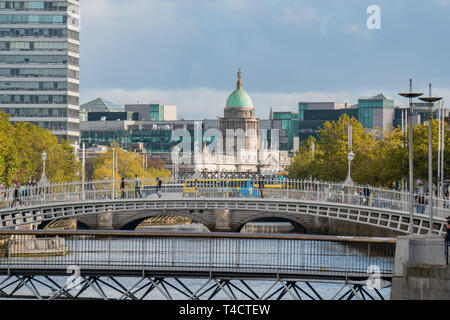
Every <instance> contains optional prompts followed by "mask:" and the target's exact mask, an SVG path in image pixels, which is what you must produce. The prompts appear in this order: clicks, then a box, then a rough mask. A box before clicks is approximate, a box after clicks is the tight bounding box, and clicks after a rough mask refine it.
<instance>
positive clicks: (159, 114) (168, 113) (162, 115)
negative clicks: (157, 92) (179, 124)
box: [125, 103, 177, 121]
mask: <svg viewBox="0 0 450 320" xmlns="http://www.w3.org/2000/svg"><path fill="white" fill-rule="evenodd" d="M125 111H127V112H137V113H138V114H139V121H175V120H177V107H176V106H170V105H165V104H159V103H151V104H126V105H125Z"/></svg>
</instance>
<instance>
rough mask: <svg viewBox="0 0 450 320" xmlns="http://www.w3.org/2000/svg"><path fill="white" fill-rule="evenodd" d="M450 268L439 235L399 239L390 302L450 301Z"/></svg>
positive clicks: (442, 241) (443, 243)
mask: <svg viewBox="0 0 450 320" xmlns="http://www.w3.org/2000/svg"><path fill="white" fill-rule="evenodd" d="M449 299H450V267H449V266H448V265H446V260H445V242H444V239H443V238H442V237H440V236H428V235H427V236H402V237H398V239H397V246H396V251H395V262H394V273H393V278H392V289H391V300H449Z"/></svg>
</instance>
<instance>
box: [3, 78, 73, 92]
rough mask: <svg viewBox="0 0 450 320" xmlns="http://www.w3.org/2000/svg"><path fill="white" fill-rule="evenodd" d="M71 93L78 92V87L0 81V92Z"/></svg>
mask: <svg viewBox="0 0 450 320" xmlns="http://www.w3.org/2000/svg"><path fill="white" fill-rule="evenodd" d="M17 90H23V91H25V90H26V91H67V90H69V91H72V92H79V90H80V86H79V85H78V84H76V83H71V82H37V81H11V82H4V81H3V82H2V81H0V91H17Z"/></svg>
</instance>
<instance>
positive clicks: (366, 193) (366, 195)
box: [364, 184, 370, 206]
mask: <svg viewBox="0 0 450 320" xmlns="http://www.w3.org/2000/svg"><path fill="white" fill-rule="evenodd" d="M369 200H370V189H369V184H366V186H365V187H364V204H365V205H366V206H368V205H369Z"/></svg>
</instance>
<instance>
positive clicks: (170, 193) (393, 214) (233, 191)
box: [0, 180, 450, 234]
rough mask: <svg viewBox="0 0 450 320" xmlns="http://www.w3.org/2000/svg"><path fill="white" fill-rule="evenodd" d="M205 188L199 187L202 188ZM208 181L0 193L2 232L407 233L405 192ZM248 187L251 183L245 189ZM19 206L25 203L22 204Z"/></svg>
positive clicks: (422, 222) (424, 229) (421, 228)
mask: <svg viewBox="0 0 450 320" xmlns="http://www.w3.org/2000/svg"><path fill="white" fill-rule="evenodd" d="M200 181H201V180H200ZM211 181H213V180H209V182H207V181H204V182H203V184H200V182H198V183H199V184H198V185H197V186H190V187H189V188H186V187H185V186H184V184H183V182H181V181H180V182H176V183H174V182H167V181H166V182H165V183H164V184H163V187H162V189H161V190H160V192H159V194H157V193H156V187H155V184H156V182H155V181H154V180H148V181H143V186H144V187H143V188H141V189H139V190H135V189H134V183H133V181H127V188H126V189H125V190H119V185H118V183H117V184H113V183H112V182H110V181H94V182H86V183H69V184H54V185H47V186H45V187H30V188H24V189H23V190H21V192H22V197H21V198H20V199H15V198H14V196H13V195H14V191H13V190H7V191H6V192H5V191H4V192H2V195H1V198H0V199H1V200H2V201H0V203H1V204H2V209H0V228H3V229H8V228H14V227H17V226H20V225H27V224H30V223H33V224H40V223H45V222H48V221H53V220H58V219H64V218H76V219H79V220H80V221H82V222H84V223H85V224H86V225H88V226H90V227H91V228H103V229H127V228H129V227H130V226H136V225H137V224H138V223H139V222H141V221H143V220H145V219H146V218H149V217H152V216H154V215H161V214H167V215H178V216H183V217H188V218H192V219H193V220H195V221H197V222H200V223H202V224H204V225H205V226H207V227H208V228H209V229H210V230H211V231H217V230H228V231H238V230H240V229H241V228H242V227H243V226H244V225H245V224H246V223H248V222H251V221H254V220H257V219H262V218H282V219H286V220H289V221H292V222H294V223H299V224H302V223H303V222H304V218H305V217H322V218H330V219H335V220H340V221H349V222H352V223H357V224H364V225H368V226H373V227H378V228H383V229H386V230H393V231H396V232H399V233H409V232H410V230H409V224H410V213H409V203H410V202H409V194H408V193H405V192H400V191H395V190H389V189H379V188H366V187H362V186H352V187H349V186H345V185H343V184H334V183H325V182H314V181H281V182H280V181H264V182H262V183H261V182H260V181H253V182H252V181H247V180H242V181H241V182H240V183H241V185H239V183H238V182H236V180H229V181H227V182H224V181H226V180H222V181H221V184H220V185H219V183H217V184H215V183H213V182H211ZM245 181H247V182H245ZM19 200H20V201H19ZM433 204H434V210H433V225H432V226H431V227H432V228H433V232H434V233H444V232H445V217H447V216H449V215H450V210H449V209H448V206H447V203H446V201H445V200H443V199H433ZM427 210H428V206H427V205H423V204H417V205H416V206H415V208H414V211H415V215H414V230H413V232H414V233H416V234H425V233H428V232H429V229H430V224H429V213H428V211H427Z"/></svg>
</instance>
